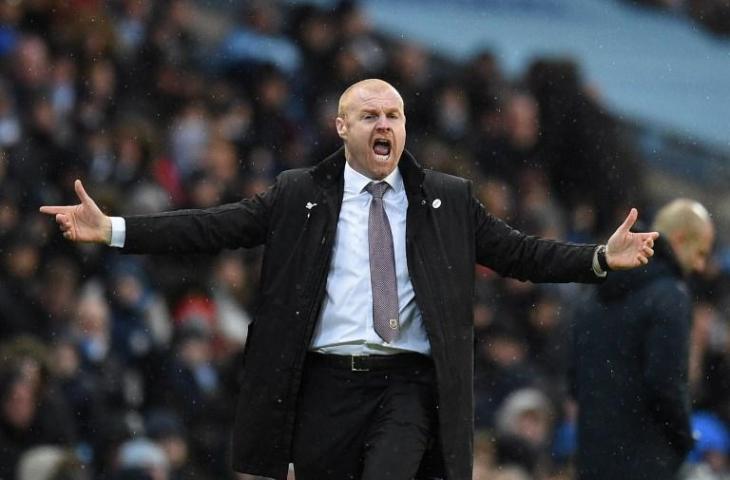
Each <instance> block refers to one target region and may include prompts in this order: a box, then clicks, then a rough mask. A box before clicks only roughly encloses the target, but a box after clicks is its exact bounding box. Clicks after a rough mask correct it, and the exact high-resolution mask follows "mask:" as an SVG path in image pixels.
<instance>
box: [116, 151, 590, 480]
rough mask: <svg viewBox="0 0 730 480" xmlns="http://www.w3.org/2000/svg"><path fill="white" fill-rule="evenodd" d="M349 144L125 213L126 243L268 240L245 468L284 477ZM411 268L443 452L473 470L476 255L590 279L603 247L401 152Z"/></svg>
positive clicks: (238, 440)
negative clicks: (500, 208) (495, 203)
mask: <svg viewBox="0 0 730 480" xmlns="http://www.w3.org/2000/svg"><path fill="white" fill-rule="evenodd" d="M344 165H345V156H344V149H340V150H339V151H338V152H336V153H335V154H333V155H332V156H330V157H328V158H327V159H325V160H324V161H322V162H321V163H320V164H318V165H317V166H315V167H312V168H307V169H297V170H291V171H286V172H283V173H282V174H280V175H279V176H278V178H277V180H276V182H275V183H274V185H273V186H272V187H271V188H270V189H269V190H267V191H266V192H265V193H263V194H261V195H258V196H256V197H254V198H251V199H246V200H243V201H241V202H238V203H234V204H229V205H223V206H220V207H215V208H211V209H207V210H202V211H191V210H187V211H177V212H167V213H162V214H156V215H145V216H139V217H128V218H126V225H127V226H126V229H127V230H126V242H125V247H124V250H125V251H126V252H129V253H186V252H215V251H218V250H220V249H224V248H239V247H255V246H257V245H262V244H263V245H265V251H264V259H263V266H262V273H261V282H260V291H259V302H258V307H257V309H256V311H255V312H254V321H253V324H252V325H251V328H250V331H249V336H248V341H247V345H246V351H245V355H244V364H243V366H242V374H241V377H240V385H241V389H240V393H239V398H238V407H237V413H236V421H235V426H234V431H233V467H234V469H236V470H237V471H240V472H246V473H252V474H258V475H263V476H269V477H274V478H285V476H286V471H287V464H288V463H289V462H290V460H291V443H292V433H293V428H294V415H295V411H296V408H295V406H296V401H297V395H298V391H299V386H300V383H301V378H302V368H303V363H304V357H305V354H306V352H307V348H308V346H309V344H310V340H311V337H312V332H313V331H314V327H315V323H316V322H317V319H318V316H319V310H320V307H321V305H322V300H323V298H324V294H325V284H326V280H327V273H328V270H329V265H330V259H331V257H332V248H333V244H334V238H335V235H336V233H337V232H336V227H337V219H338V215H339V210H340V205H341V203H342V192H343V183H344V180H343V178H344V177H343V171H344ZM399 168H400V171H401V174H402V176H403V180H404V184H405V187H406V194H407V198H408V212H407V220H406V251H407V257H408V271H409V274H410V276H411V282H412V283H413V288H414V291H415V295H416V301H417V303H418V305H419V307H420V309H421V313H422V316H423V322H424V325H425V328H426V331H427V334H428V338H429V341H430V343H431V349H432V355H433V361H434V365H435V371H436V378H437V383H438V412H439V415H438V418H439V434H440V439H441V441H440V442H439V443H440V445H441V447H440V450H441V451H440V456H441V457H442V459H443V468H444V470H445V471H444V472H443V474H444V476H445V477H446V478H448V479H458V480H466V479H471V467H472V429H473V426H472V423H473V405H472V404H473V399H472V396H473V394H472V388H473V387H472V375H473V363H474V362H473V349H474V337H473V327H472V296H473V290H474V269H475V263H477V262H478V263H480V264H483V265H486V266H488V267H491V268H492V269H494V270H495V271H497V272H498V273H500V274H502V275H505V276H510V277H514V278H518V279H521V280H532V281H536V282H568V281H580V282H594V281H596V277H595V275H594V274H593V271H592V268H591V265H592V257H593V251H594V248H595V246H593V245H580V246H578V245H569V244H565V243H559V242H554V241H549V240H542V239H537V238H534V237H530V236H526V235H523V234H522V233H520V232H518V231H516V230H514V229H512V228H510V227H509V226H507V225H506V224H505V223H503V222H502V221H500V220H498V219H497V218H495V217H493V216H491V215H489V214H488V213H487V212H486V211H485V210H484V208H483V206H482V205H481V204H480V203H479V202H478V201H477V200H475V199H474V198H473V196H472V187H471V183H470V182H469V181H467V180H464V179H461V178H457V177H453V176H450V175H446V174H443V173H439V172H435V171H430V170H424V169H422V168H421V167H420V166H419V165H418V164H417V163H416V161H415V160H414V159H413V157H412V156H411V155H410V154H409V153H408V152H404V154H403V156H402V157H401V160H400V163H399Z"/></svg>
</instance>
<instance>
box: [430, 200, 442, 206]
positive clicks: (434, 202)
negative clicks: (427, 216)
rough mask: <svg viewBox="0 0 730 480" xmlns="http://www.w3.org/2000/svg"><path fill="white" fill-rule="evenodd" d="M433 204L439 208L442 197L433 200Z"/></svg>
mask: <svg viewBox="0 0 730 480" xmlns="http://www.w3.org/2000/svg"><path fill="white" fill-rule="evenodd" d="M431 206H432V207H433V208H439V207H440V206H441V199H440V198H437V199H436V200H434V201H433V202H431Z"/></svg>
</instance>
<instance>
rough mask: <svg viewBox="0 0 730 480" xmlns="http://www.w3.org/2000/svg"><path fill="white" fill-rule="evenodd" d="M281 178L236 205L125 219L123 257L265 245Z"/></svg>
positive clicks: (210, 251) (280, 186)
mask: <svg viewBox="0 0 730 480" xmlns="http://www.w3.org/2000/svg"><path fill="white" fill-rule="evenodd" d="M281 183H282V179H281V177H280V178H278V179H277V181H276V182H275V183H274V185H272V186H271V187H269V189H267V190H266V191H265V192H263V193H261V194H258V195H255V196H254V197H251V198H247V199H244V200H241V201H240V202H237V203H230V204H226V205H220V206H217V207H213V208H207V209H201V210H175V211H170V212H162V213H158V214H152V215H138V216H130V217H125V219H124V220H125V222H126V236H125V240H124V248H123V249H122V251H123V252H124V253H213V252H217V251H220V250H222V249H226V248H227V249H235V248H240V247H246V248H251V247H256V246H258V245H261V244H263V243H265V242H266V236H267V232H268V230H269V221H270V219H271V210H272V208H273V206H274V204H275V203H276V199H277V196H278V195H279V194H280V191H281V189H282V185H281Z"/></svg>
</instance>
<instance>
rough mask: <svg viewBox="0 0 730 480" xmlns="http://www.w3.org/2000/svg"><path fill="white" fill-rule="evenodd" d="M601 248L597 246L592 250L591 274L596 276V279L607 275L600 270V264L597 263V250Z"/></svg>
mask: <svg viewBox="0 0 730 480" xmlns="http://www.w3.org/2000/svg"><path fill="white" fill-rule="evenodd" d="M599 248H601V245H599V246H597V247H596V249H595V250H593V273H595V274H596V276H597V277H598V278H604V277H605V276H606V275H608V272H607V271H605V270H604V269H602V268H601V264H600V263H598V249H599Z"/></svg>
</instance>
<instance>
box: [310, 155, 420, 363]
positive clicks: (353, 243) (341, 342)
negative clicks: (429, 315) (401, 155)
mask: <svg viewBox="0 0 730 480" xmlns="http://www.w3.org/2000/svg"><path fill="white" fill-rule="evenodd" d="M383 181H385V182H387V183H388V184H389V185H390V186H391V188H389V189H388V190H386V191H385V195H383V205H384V206H385V213H386V214H387V215H388V222H389V223H390V230H391V232H392V234H393V252H394V254H395V273H396V280H397V285H398V309H399V313H400V315H399V322H400V332H399V335H398V338H397V339H396V340H395V341H393V342H392V343H390V344H387V343H385V341H384V340H383V339H382V338H380V337H379V336H378V334H377V333H375V328H374V327H373V296H372V286H371V284H370V253H369V251H370V249H369V247H368V217H369V214H370V201H371V200H372V195H370V194H369V193H368V192H366V191H365V190H364V188H365V186H366V185H367V184H368V183H370V182H372V180H371V179H369V178H367V177H366V176H364V175H362V174H361V173H359V172H357V171H355V170H354V169H353V168H352V167H350V165H349V164H348V163H346V164H345V188H344V193H343V196H342V208H341V209H340V217H339V219H338V221H337V233H336V235H335V245H334V251H333V252H332V260H331V262H332V263H331V264H330V270H329V275H328V276H327V289H326V293H325V298H324V304H323V305H322V311H321V313H320V318H319V322H317V326H316V328H315V330H314V336H313V337H312V344H311V350H314V351H317V352H321V353H332V354H339V355H364V354H390V353H398V352H403V351H414V352H419V353H423V354H426V355H430V354H431V345H430V343H429V342H428V337H427V336H426V330H425V329H424V327H423V320H422V319H421V311H420V310H419V308H418V305H416V299H415V294H414V292H413V285H412V284H411V277H410V275H409V273H408V262H407V259H406V212H407V210H408V198H407V197H406V191H405V187H404V185H403V178H402V177H401V174H400V171H399V170H398V169H397V168H396V169H395V170H393V172H392V173H391V174H390V175H388V176H387V177H385V179H384V180H383Z"/></svg>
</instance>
